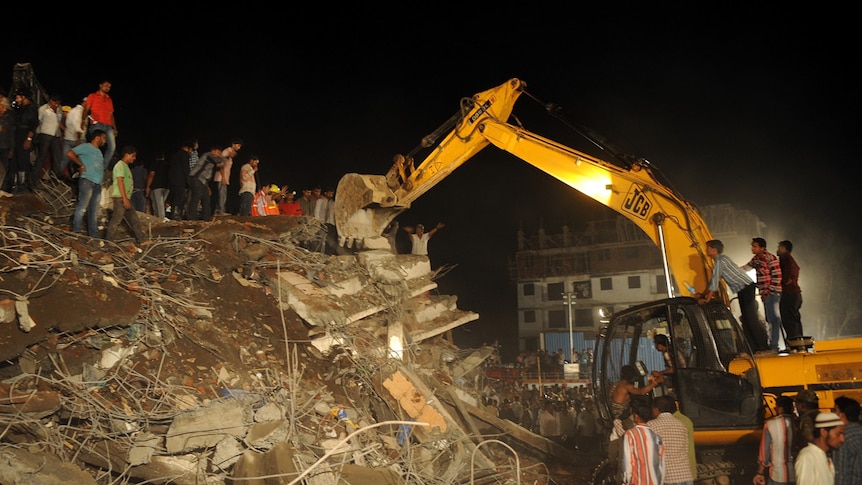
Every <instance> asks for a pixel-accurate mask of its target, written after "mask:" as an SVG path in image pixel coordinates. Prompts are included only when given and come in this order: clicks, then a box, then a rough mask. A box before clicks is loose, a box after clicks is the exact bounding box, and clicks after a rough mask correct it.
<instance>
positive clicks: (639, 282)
mask: <svg viewBox="0 0 862 485" xmlns="http://www.w3.org/2000/svg"><path fill="white" fill-rule="evenodd" d="M609 213H610V212H609ZM701 215H702V216H703V218H704V220H705V221H706V223H707V225H708V226H709V227H710V230H711V232H712V235H713V237H715V238H716V239H721V240H722V241H723V242H724V244H725V253H726V254H727V255H728V256H730V257H731V258H732V259H733V260H734V261H735V262H737V263H738V264H740V265H741V264H744V263H745V262H747V261H748V260H749V259H751V238H752V237H757V236H763V234H764V229H765V225H764V224H763V223H762V222H761V221H760V220H759V219H758V218H757V216H755V215H754V214H752V213H751V212H749V211H747V210H744V209H738V208H734V207H733V206H731V205H730V204H721V205H711V206H705V207H702V208H701ZM776 242H777V241H776ZM510 275H511V278H512V279H513V280H514V281H515V283H516V287H517V294H518V303H517V304H518V347H519V350H521V351H530V350H533V349H537V348H544V349H546V350H548V351H554V350H556V349H557V348H562V349H563V351H564V352H565V353H566V357H567V359H571V349H568V348H567V347H568V341H569V337H570V334H569V318H572V335H571V337H572V342H573V347H574V348H575V349H576V350H577V351H578V352H581V351H583V350H586V349H591V348H592V342H593V337H594V335H595V332H596V331H597V330H598V329H599V328H600V327H601V320H602V318H603V317H602V315H600V310H601V309H602V308H607V309H610V310H611V311H618V310H622V309H624V308H627V307H630V306H632V305H636V304H638V303H643V302H646V301H652V300H656V299H659V298H664V297H666V296H667V294H668V290H667V284H666V280H665V276H664V273H663V270H662V258H661V252H660V250H659V248H658V247H656V246H655V244H653V242H652V241H651V240H650V239H649V238H648V237H647V235H646V234H644V232H643V231H642V230H641V229H640V228H639V227H637V226H636V225H635V224H633V223H632V222H630V221H629V220H628V219H626V218H625V217H623V216H614V217H612V218H608V219H604V220H596V221H591V222H588V223H587V224H586V229H585V230H584V231H582V232H572V231H571V230H570V229H569V227H567V226H563V227H562V228H561V233H559V234H548V233H547V232H546V231H545V228H543V227H540V228H539V230H538V232H537V233H536V234H533V235H527V234H525V233H524V231H519V233H518V251H517V252H516V253H515V256H514V259H513V260H511V261H510ZM704 289H705V288H698V289H697V290H698V291H703V290H704ZM674 294H675V295H677V296H679V295H680V294H681V293H680V291H679V290H678V289H674ZM682 294H685V295H688V291H687V290H683V292H682ZM733 304H734V305H735V302H734V303H733ZM734 313H736V314H738V313H739V312H738V309H735V310H734ZM560 342H564V343H565V344H562V343H560ZM548 347H551V348H548Z"/></svg>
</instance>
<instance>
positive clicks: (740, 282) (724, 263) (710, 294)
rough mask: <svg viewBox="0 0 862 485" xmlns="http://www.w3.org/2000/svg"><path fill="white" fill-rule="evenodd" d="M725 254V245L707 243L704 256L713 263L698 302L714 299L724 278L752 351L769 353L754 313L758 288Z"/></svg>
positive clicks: (711, 241) (761, 327)
mask: <svg viewBox="0 0 862 485" xmlns="http://www.w3.org/2000/svg"><path fill="white" fill-rule="evenodd" d="M723 252H724V243H722V242H721V241H720V240H718V239H711V240H709V241H707V242H706V255H707V256H709V257H710V258H712V259H714V260H715V266H714V267H713V268H712V278H711V279H710V280H709V288H707V290H706V293H704V294H703V296H702V297H701V298H700V299H699V300H698V303H700V304H704V303H707V302H709V301H711V300H712V299H714V298H715V295H716V293H717V292H718V284H719V280H721V279H723V280H724V282H725V284H727V287H728V288H729V289H730V291H732V292H733V293H736V296H737V299H738V301H739V309H740V310H741V311H742V328H743V330H745V337H746V339H747V340H748V341H749V343H750V344H751V346H752V347H753V348H754V351H755V352H761V351H764V350H769V336H768V334H767V333H766V327H765V326H764V325H763V323H762V322H761V321H760V316H759V315H758V312H757V301H756V300H755V299H754V298H755V292H756V291H757V285H756V284H755V283H754V281H753V280H752V279H751V277H749V276H748V274H746V273H745V272H744V271H742V269H741V268H740V267H739V266H738V265H737V264H736V263H734V262H733V260H732V259H730V258H729V257H728V256H725V255H724V254H722V253H723Z"/></svg>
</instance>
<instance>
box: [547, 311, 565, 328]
mask: <svg viewBox="0 0 862 485" xmlns="http://www.w3.org/2000/svg"><path fill="white" fill-rule="evenodd" d="M548 328H569V324H568V323H567V322H566V312H565V311H564V310H548Z"/></svg>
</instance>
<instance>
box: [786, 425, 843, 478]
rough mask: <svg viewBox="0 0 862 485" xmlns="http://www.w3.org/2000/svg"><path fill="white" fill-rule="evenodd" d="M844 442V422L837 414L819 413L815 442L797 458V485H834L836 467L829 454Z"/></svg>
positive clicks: (815, 428) (815, 429) (815, 426)
mask: <svg viewBox="0 0 862 485" xmlns="http://www.w3.org/2000/svg"><path fill="white" fill-rule="evenodd" d="M843 442H844V421H842V420H841V418H840V417H838V415H837V414H835V413H819V414H818V415H817V417H816V418H814V440H813V441H812V442H811V443H808V445H807V446H806V447H805V448H802V451H800V452H799V456H797V457H796V464H795V469H796V485H832V484H834V483H835V467H834V466H833V465H832V460H831V459H830V458H829V457H828V456H827V455H826V453H827V452H829V451H832V450H837V449H838V448H839V447H840V446H841V444H842V443H843Z"/></svg>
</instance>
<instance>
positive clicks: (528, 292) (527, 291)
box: [524, 283, 536, 296]
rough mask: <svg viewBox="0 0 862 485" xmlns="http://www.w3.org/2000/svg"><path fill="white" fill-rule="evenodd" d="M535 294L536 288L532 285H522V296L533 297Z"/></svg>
mask: <svg viewBox="0 0 862 485" xmlns="http://www.w3.org/2000/svg"><path fill="white" fill-rule="evenodd" d="M535 294H536V286H535V285H534V284H532V283H524V296H533V295H535Z"/></svg>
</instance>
